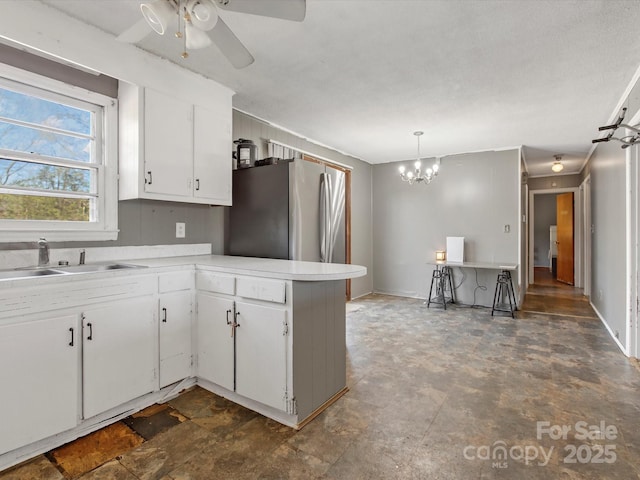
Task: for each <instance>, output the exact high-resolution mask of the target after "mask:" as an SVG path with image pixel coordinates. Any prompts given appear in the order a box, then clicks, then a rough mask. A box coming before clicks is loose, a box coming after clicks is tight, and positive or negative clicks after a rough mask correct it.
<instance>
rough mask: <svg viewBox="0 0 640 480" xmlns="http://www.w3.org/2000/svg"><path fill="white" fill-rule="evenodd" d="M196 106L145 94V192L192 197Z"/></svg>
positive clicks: (152, 93) (146, 90) (153, 94)
mask: <svg viewBox="0 0 640 480" xmlns="http://www.w3.org/2000/svg"><path fill="white" fill-rule="evenodd" d="M192 132H193V106H192V105H191V104H189V103H185V102H182V101H180V100H177V99H175V98H171V97H167V96H166V95H162V94H160V93H158V92H155V91H153V90H150V89H148V88H147V89H145V91H144V191H145V192H147V193H157V194H166V195H177V196H181V197H187V198H188V197H191V194H192V181H193V167H192V159H193V133H192Z"/></svg>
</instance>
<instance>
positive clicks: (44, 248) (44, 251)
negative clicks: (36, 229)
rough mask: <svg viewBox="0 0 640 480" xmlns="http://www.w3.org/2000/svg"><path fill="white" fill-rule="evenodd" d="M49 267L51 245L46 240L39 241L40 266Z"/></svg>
mask: <svg viewBox="0 0 640 480" xmlns="http://www.w3.org/2000/svg"><path fill="white" fill-rule="evenodd" d="M46 265H49V243H47V239H46V238H41V239H40V240H38V266H39V267H44V266H46Z"/></svg>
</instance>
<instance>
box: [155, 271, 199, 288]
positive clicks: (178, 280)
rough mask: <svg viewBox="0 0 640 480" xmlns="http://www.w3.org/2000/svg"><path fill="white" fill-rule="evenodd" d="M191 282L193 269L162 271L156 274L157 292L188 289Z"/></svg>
mask: <svg viewBox="0 0 640 480" xmlns="http://www.w3.org/2000/svg"><path fill="white" fill-rule="evenodd" d="M192 283H193V271H192V270H188V271H184V272H172V273H162V274H160V275H158V292H159V293H166V292H178V291H180V290H190V289H191V287H192Z"/></svg>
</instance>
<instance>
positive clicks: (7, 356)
mask: <svg viewBox="0 0 640 480" xmlns="http://www.w3.org/2000/svg"><path fill="white" fill-rule="evenodd" d="M19 320H20V323H15V324H4V325H3V326H0V385H3V388H2V394H1V395H0V411H2V412H3V418H2V428H1V430H0V431H1V433H0V454H2V453H5V452H8V451H10V450H13V449H15V448H18V447H21V446H23V445H27V444H29V443H32V442H36V441H38V440H42V439H43V438H46V437H49V436H51V435H54V434H56V433H58V432H62V431H64V430H68V429H70V428H73V427H75V426H76V425H77V423H78V413H79V409H78V381H79V378H78V376H79V372H80V368H79V362H78V356H79V351H80V350H79V346H78V345H79V342H80V341H81V339H80V337H79V334H78V324H79V321H78V320H79V317H78V314H70V315H60V316H51V317H43V318H37V317H36V318H34V320H32V321H31V320H29V321H25V320H24V318H20V319H19Z"/></svg>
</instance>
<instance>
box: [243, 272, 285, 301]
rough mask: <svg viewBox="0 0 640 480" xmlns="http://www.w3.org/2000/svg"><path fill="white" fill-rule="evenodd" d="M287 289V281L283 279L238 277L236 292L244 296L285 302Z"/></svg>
mask: <svg viewBox="0 0 640 480" xmlns="http://www.w3.org/2000/svg"><path fill="white" fill-rule="evenodd" d="M285 291H286V283H285V282H284V281H281V280H265V279H262V278H251V277H238V279H237V281H236V294H237V295H238V296H240V297H244V298H254V299H256V300H264V301H266V302H275V303H285V302H286V297H285Z"/></svg>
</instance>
